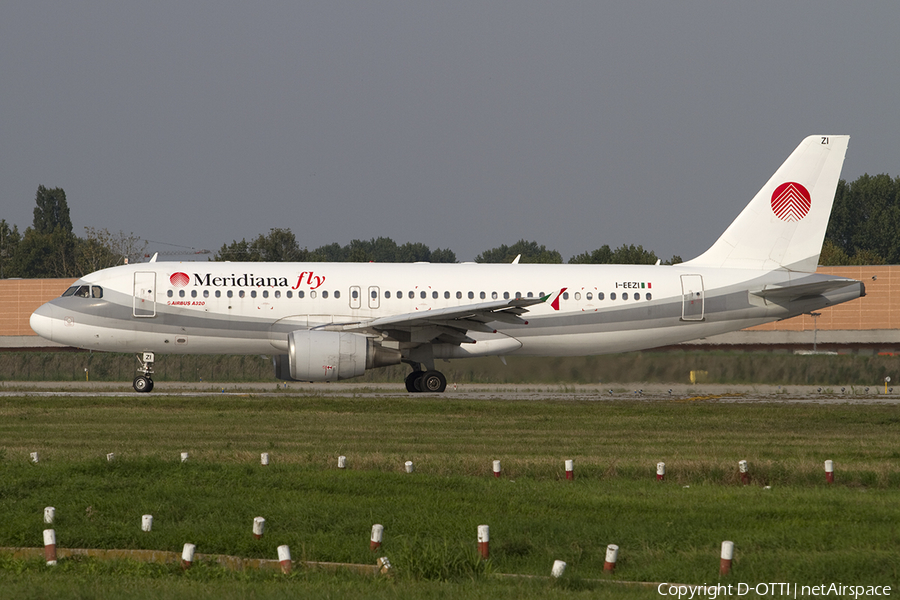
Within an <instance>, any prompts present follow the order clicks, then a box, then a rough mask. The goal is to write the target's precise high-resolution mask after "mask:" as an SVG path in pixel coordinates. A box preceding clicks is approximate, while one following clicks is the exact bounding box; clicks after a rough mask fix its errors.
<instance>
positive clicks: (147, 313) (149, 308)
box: [132, 271, 156, 317]
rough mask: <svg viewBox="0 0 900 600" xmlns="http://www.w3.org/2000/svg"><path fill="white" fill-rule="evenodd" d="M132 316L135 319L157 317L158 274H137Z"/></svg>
mask: <svg viewBox="0 0 900 600" xmlns="http://www.w3.org/2000/svg"><path fill="white" fill-rule="evenodd" d="M132 314H133V315H134V316H135V317H155V316H156V273H153V272H151V271H136V272H135V274H134V305H133V312H132Z"/></svg>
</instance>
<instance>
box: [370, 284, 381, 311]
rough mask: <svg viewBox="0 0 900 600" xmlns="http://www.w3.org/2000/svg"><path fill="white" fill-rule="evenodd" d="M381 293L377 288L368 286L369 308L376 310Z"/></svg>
mask: <svg viewBox="0 0 900 600" xmlns="http://www.w3.org/2000/svg"><path fill="white" fill-rule="evenodd" d="M380 296H381V291H380V290H379V289H378V287H377V286H369V308H378V306H379V302H380V300H379V298H380Z"/></svg>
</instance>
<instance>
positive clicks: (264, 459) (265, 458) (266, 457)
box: [259, 452, 269, 467]
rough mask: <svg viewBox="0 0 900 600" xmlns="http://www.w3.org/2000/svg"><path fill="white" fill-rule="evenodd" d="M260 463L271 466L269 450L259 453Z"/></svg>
mask: <svg viewBox="0 0 900 600" xmlns="http://www.w3.org/2000/svg"><path fill="white" fill-rule="evenodd" d="M259 464H261V465H262V466H264V467H268V466H269V453H268V452H263V453H262V454H260V455H259Z"/></svg>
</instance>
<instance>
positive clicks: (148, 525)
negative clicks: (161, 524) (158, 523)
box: [141, 515, 153, 531]
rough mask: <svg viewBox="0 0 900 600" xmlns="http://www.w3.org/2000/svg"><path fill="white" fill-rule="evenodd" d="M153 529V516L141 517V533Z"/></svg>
mask: <svg viewBox="0 0 900 600" xmlns="http://www.w3.org/2000/svg"><path fill="white" fill-rule="evenodd" d="M152 529H153V515H144V516H143V517H141V531H151V530H152Z"/></svg>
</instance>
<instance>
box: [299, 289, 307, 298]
mask: <svg viewBox="0 0 900 600" xmlns="http://www.w3.org/2000/svg"><path fill="white" fill-rule="evenodd" d="M305 295H306V292H304V291H303V290H300V291H298V292H297V297H298V298H302V297H304V296H305Z"/></svg>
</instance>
